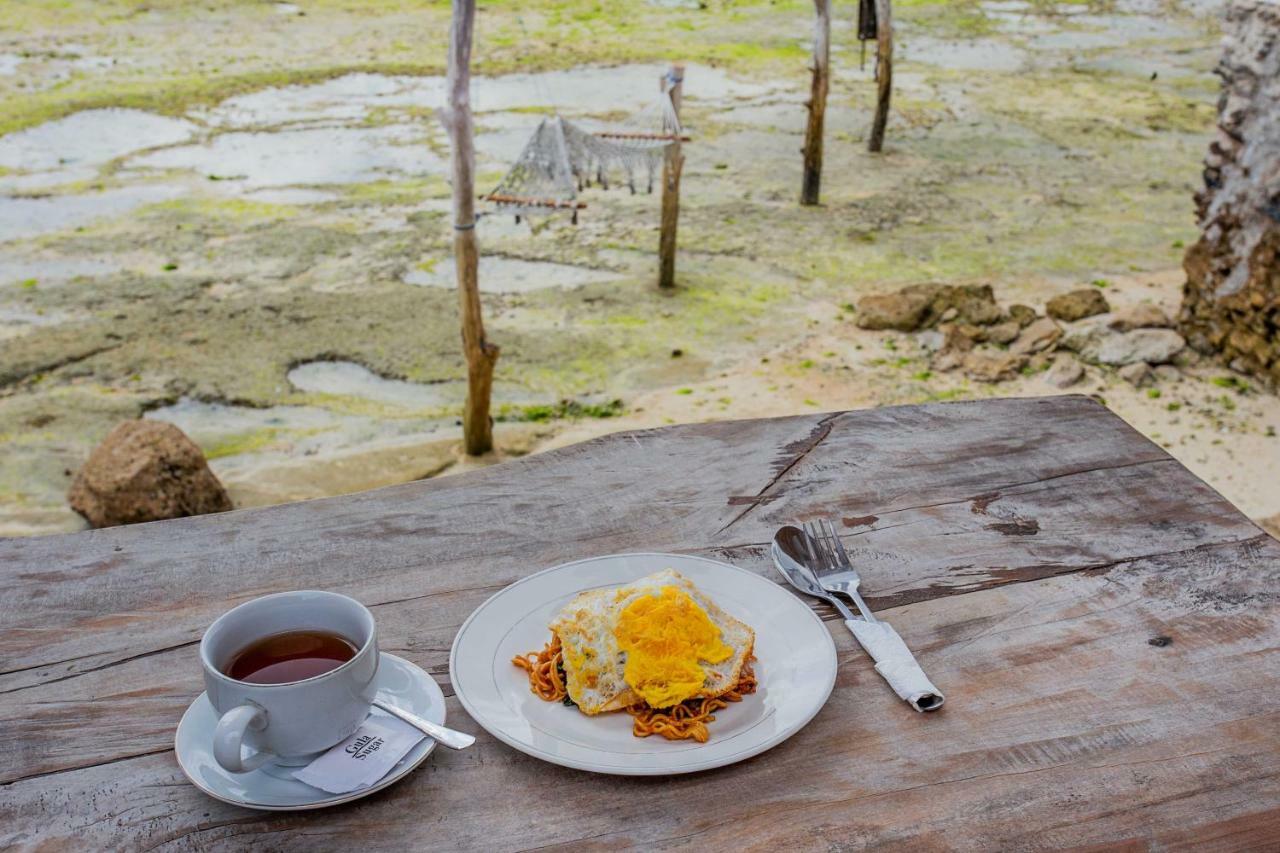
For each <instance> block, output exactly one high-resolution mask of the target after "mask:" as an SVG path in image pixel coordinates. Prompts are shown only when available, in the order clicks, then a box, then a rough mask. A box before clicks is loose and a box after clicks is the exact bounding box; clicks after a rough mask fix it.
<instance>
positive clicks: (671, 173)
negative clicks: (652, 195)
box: [658, 63, 684, 287]
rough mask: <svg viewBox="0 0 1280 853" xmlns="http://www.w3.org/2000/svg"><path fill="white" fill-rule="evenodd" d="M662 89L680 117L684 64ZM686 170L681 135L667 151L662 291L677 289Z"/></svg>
mask: <svg viewBox="0 0 1280 853" xmlns="http://www.w3.org/2000/svg"><path fill="white" fill-rule="evenodd" d="M661 85H662V89H663V91H665V92H670V93H671V106H673V107H674V108H675V111H676V116H679V115H680V99H681V97H682V96H683V95H684V64H683V63H677V64H675V65H672V66H671V70H670V71H669V72H667V75H666V76H665V77H663V78H662V84H661ZM683 170H684V153H683V151H682V150H681V147H680V134H678V133H677V134H676V141H675V143H673V144H672V145H671V146H669V147H668V148H667V154H666V157H665V159H664V160H663V161H662V230H661V232H660V233H659V235H658V287H675V285H676V226H677V225H679V222H680V173H681V172H682V171H683Z"/></svg>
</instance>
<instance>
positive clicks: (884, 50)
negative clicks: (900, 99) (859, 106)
mask: <svg viewBox="0 0 1280 853" xmlns="http://www.w3.org/2000/svg"><path fill="white" fill-rule="evenodd" d="M890 13H891V10H890V6H889V0H876V83H877V84H878V86H877V87H876V117H875V120H874V121H873V122H872V123H871V136H870V137H869V138H868V139H867V150H868V151H873V152H875V151H879V150H880V149H882V148H883V147H884V129H885V125H887V124H888V123H889V96H890V95H891V94H893V21H892V20H891V19H890Z"/></svg>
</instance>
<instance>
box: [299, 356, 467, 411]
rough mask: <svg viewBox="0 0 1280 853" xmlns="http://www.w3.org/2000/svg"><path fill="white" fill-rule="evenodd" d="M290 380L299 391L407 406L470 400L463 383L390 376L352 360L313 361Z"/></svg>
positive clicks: (432, 406) (428, 406) (426, 406)
mask: <svg viewBox="0 0 1280 853" xmlns="http://www.w3.org/2000/svg"><path fill="white" fill-rule="evenodd" d="M289 382H290V383H291V384H292V385H293V387H295V388H297V389H298V390H299V391H309V392H312V393H317V394H333V395H335V396H339V397H359V398H361V399H364V400H373V401H374V402H377V403H387V404H389V405H393V406H400V407H402V408H406V409H417V410H422V409H439V408H443V407H445V406H455V405H458V404H460V403H462V402H463V400H465V399H466V387H465V386H464V385H463V384H462V383H460V382H439V383H435V384H432V385H423V384H420V383H417V382H406V381H404V380H403V379H387V378H386V377H383V376H379V375H378V374H376V373H374V372H373V371H372V370H370V369H369V368H367V367H365V366H363V365H360V364H356V363H355V362H352V361H313V362H310V363H308V364H300V365H298V366H297V367H295V368H294V369H293V370H290V371H289Z"/></svg>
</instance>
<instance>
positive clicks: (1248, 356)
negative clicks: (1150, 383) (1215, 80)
mask: <svg viewBox="0 0 1280 853" xmlns="http://www.w3.org/2000/svg"><path fill="white" fill-rule="evenodd" d="M1224 8H1225V15H1224V22H1223V23H1224V27H1223V32H1224V36H1225V38H1224V39H1223V41H1222V47H1223V51H1222V57H1221V59H1220V61H1219V62H1218V66H1217V68H1216V69H1215V73H1217V75H1218V76H1219V77H1220V78H1221V80H1222V91H1221V93H1220V95H1219V98H1218V127H1217V130H1216V132H1215V133H1213V135H1212V136H1211V137H1210V140H1211V141H1210V142H1209V150H1208V152H1207V153H1206V156H1205V160H1204V171H1203V176H1204V186H1203V187H1202V189H1201V190H1200V192H1198V193H1196V213H1197V220H1198V224H1199V226H1200V229H1201V237H1200V239H1199V240H1198V241H1197V242H1196V243H1195V244H1194V245H1193V246H1191V247H1190V248H1189V249H1188V250H1187V254H1186V255H1185V257H1184V258H1183V268H1184V269H1185V270H1186V273H1187V278H1186V284H1185V285H1184V287H1183V289H1182V308H1181V311H1180V312H1179V316H1178V325H1179V331H1181V332H1182V333H1183V334H1184V335H1186V336H1187V338H1188V340H1190V341H1191V342H1192V343H1193V345H1194V346H1195V347H1196V349H1198V350H1200V351H1202V352H1204V353H1205V354H1206V355H1207V354H1210V353H1216V354H1217V355H1218V356H1220V357H1221V360H1222V362H1223V363H1226V364H1230V365H1232V369H1233V370H1238V369H1243V370H1246V371H1248V372H1249V373H1251V374H1252V375H1253V376H1255V377H1257V378H1258V379H1259V380H1261V381H1263V382H1265V383H1267V384H1269V385H1270V386H1271V387H1272V388H1273V389H1276V390H1280V98H1277V97H1276V92H1275V81H1276V79H1277V74H1276V69H1277V66H1278V64H1280V39H1277V38H1276V33H1277V32H1278V31H1280V4H1276V3H1268V2H1257V0H1238V2H1233V3H1228V4H1225V7H1224Z"/></svg>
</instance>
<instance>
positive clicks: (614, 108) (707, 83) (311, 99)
mask: <svg viewBox="0 0 1280 853" xmlns="http://www.w3.org/2000/svg"><path fill="white" fill-rule="evenodd" d="M665 71H666V66H663V65H657V64H655V65H618V66H613V67H607V68H600V67H592V66H588V67H583V68H576V69H573V70H570V71H547V72H539V73H536V74H507V75H503V76H500V77H477V78H474V79H473V81H472V86H471V102H472V107H473V109H474V110H475V111H476V113H490V112H501V111H507V110H514V109H521V110H525V109H529V108H539V107H540V108H543V109H547V110H558V111H562V112H565V113H567V114H574V115H582V114H589V113H614V112H618V111H624V112H633V111H636V110H639V109H641V108H643V107H646V106H649V105H650V104H654V103H655V102H656V99H657V90H658V78H659V77H660V76H661V75H662V74H663V73H665ZM777 88H778V87H777V86H775V85H765V84H760V83H750V82H746V81H742V80H737V79H735V78H732V77H730V76H729V75H728V74H726V73H725V72H724V71H722V70H720V69H718V68H712V67H710V66H706V65H696V64H695V65H691V66H689V67H688V68H687V69H686V70H685V97H686V98H687V99H689V100H691V101H716V100H725V99H734V98H746V97H753V96H757V95H761V94H766V93H769V92H773V91H776V90H777ZM444 96H445V81H444V78H443V77H436V76H432V77H404V76H390V75H382V74H348V75H346V76H343V77H338V78H335V79H333V80H329V81H326V82H324V83H317V84H315V85H310V86H285V87H279V88H274V89H264V90H262V91H259V92H253V93H251V94H247V95H240V96H237V97H234V98H229V99H228V100H226V101H223V102H222V103H221V104H219V105H218V106H217V107H215V108H213V109H212V110H209V111H208V112H206V113H203V114H202V117H203V118H205V119H206V120H207V121H209V122H210V123H212V124H216V125H220V126H224V127H225V126H234V127H247V126H273V125H281V124H290V123H302V122H309V123H316V122H324V123H334V122H353V121H359V120H362V119H364V118H366V117H367V116H368V115H369V114H370V112H371V111H372V110H375V109H394V108H405V107H416V108H426V109H435V108H437V107H440V106H443V104H444ZM536 123H537V122H536V121H535V122H533V124H536ZM432 129H433V130H434V126H433V128H432Z"/></svg>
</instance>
